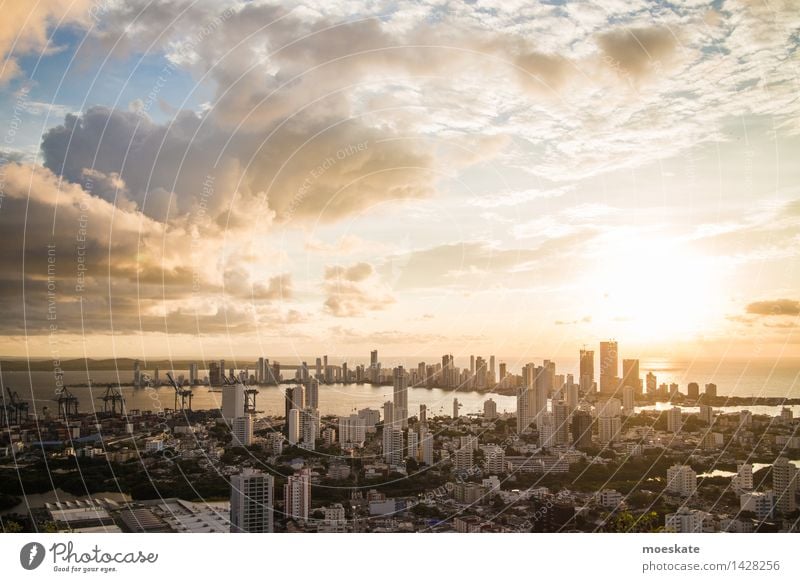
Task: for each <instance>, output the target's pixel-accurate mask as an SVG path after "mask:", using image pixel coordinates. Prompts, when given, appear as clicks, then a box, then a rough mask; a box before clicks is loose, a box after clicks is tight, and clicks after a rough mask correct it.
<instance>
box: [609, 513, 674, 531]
mask: <svg viewBox="0 0 800 582" xmlns="http://www.w3.org/2000/svg"><path fill="white" fill-rule="evenodd" d="M603 530H604V531H606V532H611V533H651V532H658V531H661V526H660V525H659V524H658V514H657V513H656V512H655V511H648V512H647V513H643V514H642V515H640V516H638V517H637V516H635V515H633V514H632V513H631V512H630V511H621V512H619V513H615V514H614V515H612V516H611V517H610V518H609V519H608V521H606V523H605V526H604V527H603Z"/></svg>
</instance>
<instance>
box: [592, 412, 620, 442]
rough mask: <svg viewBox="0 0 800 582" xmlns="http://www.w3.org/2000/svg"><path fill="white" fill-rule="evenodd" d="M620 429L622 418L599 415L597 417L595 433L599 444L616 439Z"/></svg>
mask: <svg viewBox="0 0 800 582" xmlns="http://www.w3.org/2000/svg"><path fill="white" fill-rule="evenodd" d="M621 430H622V420H621V419H620V417H619V416H601V417H599V418H598V419H597V435H598V439H599V440H600V443H601V444H604V445H605V444H608V443H613V442H615V441H617V440H618V439H619V435H620V431H621Z"/></svg>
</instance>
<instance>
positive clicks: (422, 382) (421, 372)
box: [417, 362, 428, 386]
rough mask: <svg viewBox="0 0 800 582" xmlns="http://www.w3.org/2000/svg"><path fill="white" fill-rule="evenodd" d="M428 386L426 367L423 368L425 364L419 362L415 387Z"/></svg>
mask: <svg viewBox="0 0 800 582" xmlns="http://www.w3.org/2000/svg"><path fill="white" fill-rule="evenodd" d="M427 385H428V373H427V367H426V366H425V362H420V363H419V364H417V386H427Z"/></svg>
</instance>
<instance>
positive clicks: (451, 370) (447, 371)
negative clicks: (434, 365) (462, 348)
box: [441, 354, 457, 388]
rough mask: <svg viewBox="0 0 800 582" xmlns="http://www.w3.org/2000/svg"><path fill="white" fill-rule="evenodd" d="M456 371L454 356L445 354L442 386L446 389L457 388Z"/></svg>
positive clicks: (443, 357)
mask: <svg viewBox="0 0 800 582" xmlns="http://www.w3.org/2000/svg"><path fill="white" fill-rule="evenodd" d="M455 375H456V370H455V365H454V363H453V354H445V355H444V356H442V380H441V386H444V387H449V388H452V387H455V386H456V384H457V382H456V378H455Z"/></svg>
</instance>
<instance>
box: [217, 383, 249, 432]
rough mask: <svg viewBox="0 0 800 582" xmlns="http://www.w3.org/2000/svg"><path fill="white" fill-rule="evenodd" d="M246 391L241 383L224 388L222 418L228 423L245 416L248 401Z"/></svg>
mask: <svg viewBox="0 0 800 582" xmlns="http://www.w3.org/2000/svg"><path fill="white" fill-rule="evenodd" d="M244 391H245V387H244V385H243V384H242V383H241V382H235V383H233V384H226V385H225V386H223V387H222V418H223V419H225V420H226V421H227V422H231V421H232V420H233V419H234V418H238V417H240V416H244V415H245V404H246V402H247V399H246V397H245V393H244Z"/></svg>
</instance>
